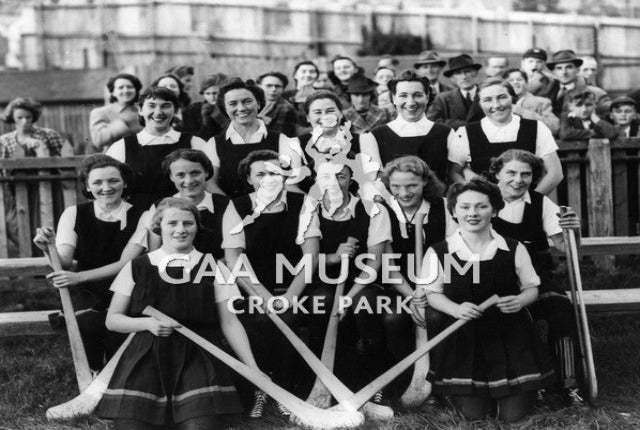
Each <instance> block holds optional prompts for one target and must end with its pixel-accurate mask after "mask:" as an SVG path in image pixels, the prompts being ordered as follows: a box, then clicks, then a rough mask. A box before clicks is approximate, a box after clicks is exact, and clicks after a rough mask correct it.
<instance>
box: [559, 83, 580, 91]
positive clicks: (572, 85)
mask: <svg viewBox="0 0 640 430" xmlns="http://www.w3.org/2000/svg"><path fill="white" fill-rule="evenodd" d="M575 87H576V83H575V81H574V82H571V83H570V84H566V85H565V84H560V88H564V89H565V90H567V91H571V90H572V89H574V88H575Z"/></svg>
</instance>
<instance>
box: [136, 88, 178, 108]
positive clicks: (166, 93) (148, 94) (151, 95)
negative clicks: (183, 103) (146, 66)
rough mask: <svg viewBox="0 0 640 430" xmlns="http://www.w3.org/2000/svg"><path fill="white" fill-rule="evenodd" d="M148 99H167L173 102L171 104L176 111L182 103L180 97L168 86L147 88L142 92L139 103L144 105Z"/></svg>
mask: <svg viewBox="0 0 640 430" xmlns="http://www.w3.org/2000/svg"><path fill="white" fill-rule="evenodd" d="M148 99H160V100H165V101H168V102H171V104H172V105H173V107H174V108H175V109H176V111H177V110H178V109H180V105H179V102H178V97H176V95H175V94H174V93H173V91H171V90H170V89H168V88H163V87H149V88H147V89H145V90H144V91H143V92H142V93H141V94H140V98H139V99H138V105H140V107H142V105H144V102H145V101H147V100H148Z"/></svg>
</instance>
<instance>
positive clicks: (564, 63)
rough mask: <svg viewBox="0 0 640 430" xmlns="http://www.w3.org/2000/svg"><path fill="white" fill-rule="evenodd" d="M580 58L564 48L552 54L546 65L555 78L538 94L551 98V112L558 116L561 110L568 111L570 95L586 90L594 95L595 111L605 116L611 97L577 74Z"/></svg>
mask: <svg viewBox="0 0 640 430" xmlns="http://www.w3.org/2000/svg"><path fill="white" fill-rule="evenodd" d="M581 65H582V60H581V59H579V58H578V57H577V56H576V53H575V52H573V51H571V50H569V49H566V50H563V51H558V52H556V53H555V54H553V57H552V59H551V61H549V62H547V66H548V67H549V69H550V70H551V71H552V72H553V74H554V76H555V77H556V80H555V81H554V82H553V83H552V84H551V85H550V86H549V88H548V90H547V92H546V93H545V94H538V95H539V96H542V97H547V98H548V99H550V100H551V105H552V106H553V113H554V114H555V115H556V116H558V117H560V116H561V114H562V113H563V112H567V111H568V106H567V102H568V100H569V99H571V97H572V96H574V95H576V94H581V93H583V92H585V91H586V90H589V91H591V92H592V93H593V94H594V95H595V100H596V112H597V114H598V115H599V116H606V115H607V114H608V113H609V106H610V105H611V99H610V98H609V96H608V95H607V92H606V91H605V90H603V89H602V88H598V87H596V86H593V85H587V82H586V81H585V80H584V78H582V77H581V76H579V75H578V72H579V67H580V66H581Z"/></svg>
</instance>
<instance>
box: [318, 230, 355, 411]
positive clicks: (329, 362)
mask: <svg viewBox="0 0 640 430" xmlns="http://www.w3.org/2000/svg"><path fill="white" fill-rule="evenodd" d="M347 242H348V243H349V244H351V245H355V244H356V242H357V239H355V238H353V237H349V238H348V239H347ZM343 294H344V282H341V283H340V284H338V286H337V287H336V292H335V294H334V298H333V307H332V309H331V316H330V317H329V323H328V324H327V332H326V334H325V336H324V346H323V348H322V356H321V358H320V359H321V360H322V363H323V364H324V365H325V366H326V367H327V369H329V370H331V371H333V365H334V363H335V358H336V344H337V340H338V325H339V323H340V315H339V314H338V308H339V307H340V298H341V297H342V295H343ZM307 402H308V403H310V404H312V405H314V406H317V407H319V408H328V407H329V406H331V393H330V392H329V390H328V389H327V387H326V386H325V385H324V384H323V383H322V380H321V379H320V378H316V382H315V384H314V385H313V388H312V389H311V392H310V393H309V396H308V397H307Z"/></svg>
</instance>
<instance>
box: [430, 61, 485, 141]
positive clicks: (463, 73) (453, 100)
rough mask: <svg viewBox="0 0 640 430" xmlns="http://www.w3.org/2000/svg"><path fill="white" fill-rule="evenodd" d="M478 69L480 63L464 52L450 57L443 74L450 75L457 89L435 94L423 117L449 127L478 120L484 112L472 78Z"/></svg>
mask: <svg viewBox="0 0 640 430" xmlns="http://www.w3.org/2000/svg"><path fill="white" fill-rule="evenodd" d="M481 68H482V64H478V63H475V62H474V61H473V58H471V56H470V55H467V54H462V55H459V56H457V57H452V58H450V59H449V68H448V70H446V71H445V72H444V73H443V75H444V76H446V77H447V78H452V79H453V81H454V82H455V83H456V85H457V87H458V88H457V89H454V90H450V91H447V92H444V93H440V94H438V95H437V96H436V98H435V100H434V101H433V103H432V104H431V106H429V110H428V112H427V118H429V119H430V120H431V121H434V122H440V123H444V124H446V125H448V126H449V127H451V128H453V129H457V128H458V127H463V126H465V125H467V124H468V123H470V122H475V121H480V120H481V119H482V118H483V117H484V113H483V112H482V109H481V108H480V105H479V103H478V85H477V84H476V79H477V76H478V70H480V69H481Z"/></svg>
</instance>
